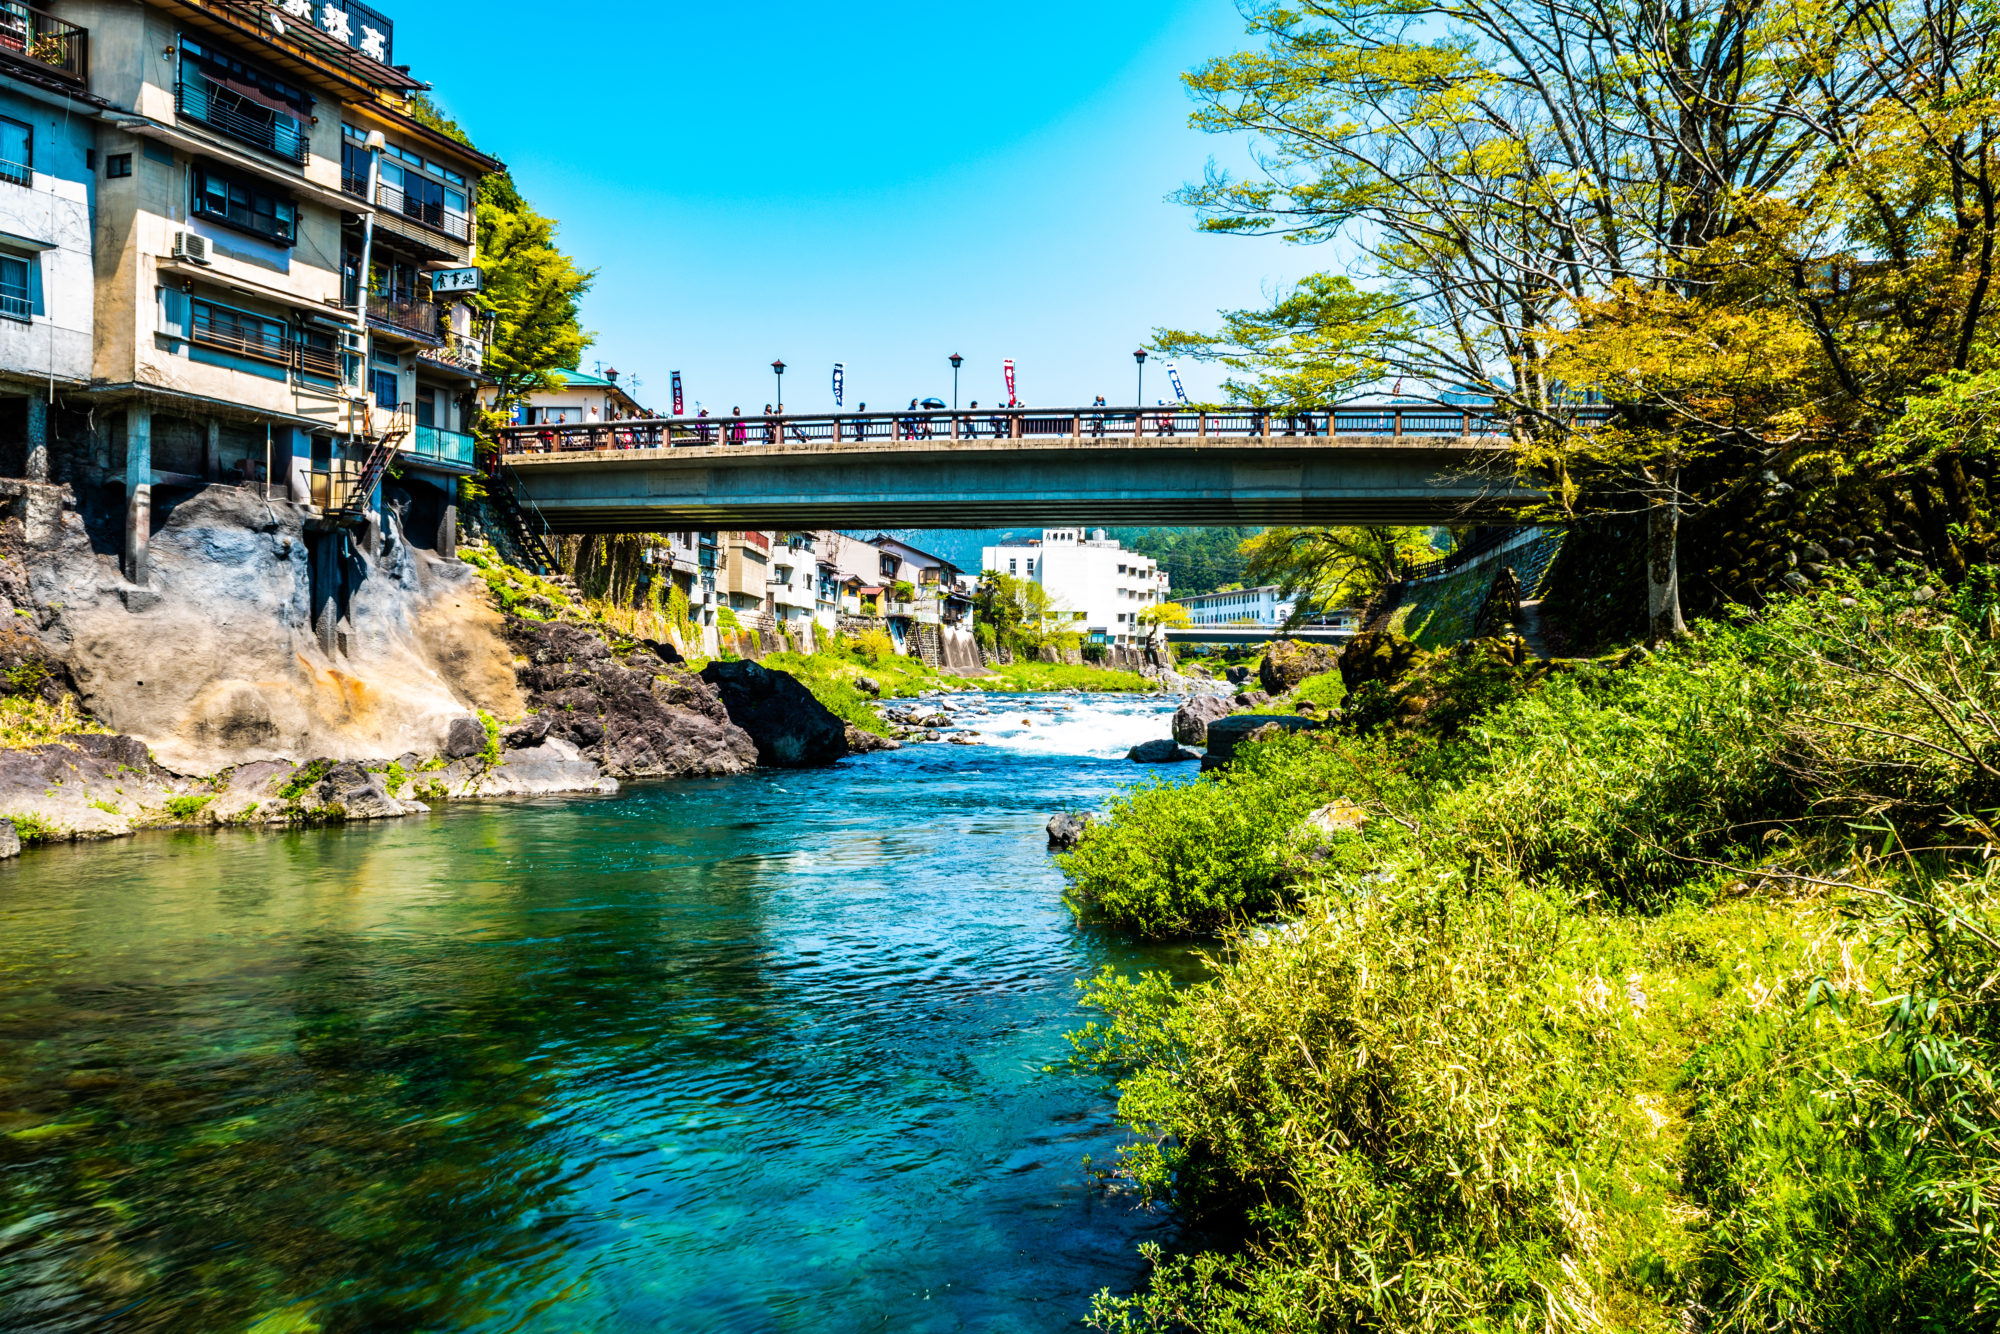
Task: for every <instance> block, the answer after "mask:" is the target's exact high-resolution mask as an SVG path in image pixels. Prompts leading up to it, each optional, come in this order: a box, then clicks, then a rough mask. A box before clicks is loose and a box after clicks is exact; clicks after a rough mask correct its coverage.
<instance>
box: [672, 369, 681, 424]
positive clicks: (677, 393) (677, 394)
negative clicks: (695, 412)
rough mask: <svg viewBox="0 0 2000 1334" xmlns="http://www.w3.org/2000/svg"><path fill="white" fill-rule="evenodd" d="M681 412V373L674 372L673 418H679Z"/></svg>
mask: <svg viewBox="0 0 2000 1334" xmlns="http://www.w3.org/2000/svg"><path fill="white" fill-rule="evenodd" d="M681 412H682V403H681V373H680V372H679V371H675V372H674V416H676V417H678V416H680V415H681Z"/></svg>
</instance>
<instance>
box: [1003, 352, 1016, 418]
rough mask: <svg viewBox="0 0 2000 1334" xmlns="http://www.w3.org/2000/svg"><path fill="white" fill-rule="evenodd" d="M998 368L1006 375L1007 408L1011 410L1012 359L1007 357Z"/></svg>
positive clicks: (1012, 387) (1012, 385) (1012, 391)
mask: <svg viewBox="0 0 2000 1334" xmlns="http://www.w3.org/2000/svg"><path fill="white" fill-rule="evenodd" d="M1000 366H1001V369H1003V370H1004V371H1006V373H1007V406H1008V407H1010V408H1011V407H1013V406H1014V359H1013V358H1012V357H1009V358H1007V360H1005V361H1003V362H1001V363H1000Z"/></svg>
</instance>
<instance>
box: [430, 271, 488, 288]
mask: <svg viewBox="0 0 2000 1334" xmlns="http://www.w3.org/2000/svg"><path fill="white" fill-rule="evenodd" d="M483 286H484V284H483V283H482V282H481V280H480V276H479V270H478V269H432V270H431V291H433V292H477V291H479V290H481V288H482V287H483Z"/></svg>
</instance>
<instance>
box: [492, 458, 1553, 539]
mask: <svg viewBox="0 0 2000 1334" xmlns="http://www.w3.org/2000/svg"><path fill="white" fill-rule="evenodd" d="M509 462H511V463H512V464H513V465H514V467H515V470H516V473H517V475H518V476H519V477H520V478H521V482H522V485H523V487H524V489H525V490H526V492H527V494H528V496H529V498H531V499H532V500H533V501H534V502H535V504H536V506H537V507H538V508H539V509H540V510H541V512H542V514H543V516H544V517H545V518H546V519H547V520H548V522H549V524H550V526H551V527H553V528H555V529H557V530H558V531H562V532H589V531H600V532H647V531H664V530H681V529H714V528H865V527H898V528H990V527H1007V526H1011V525H1040V524H1089V523H1099V524H1120V523H1131V524H1193V525H1198V524H1285V523H1357V522H1370V523H1448V522H1471V521H1482V520H1493V519H1500V518H1505V517H1507V516H1508V515H1510V514H1512V513H1514V512H1516V511H1518V510H1519V509H1520V508H1521V507H1522V506H1523V505H1526V504H1530V503H1532V502H1534V501H1536V500H1539V499H1541V498H1542V497H1541V494H1540V493H1539V492H1536V491H1533V490H1529V489H1527V488H1524V487H1523V486H1522V485H1521V484H1520V482H1519V481H1518V480H1517V479H1516V478H1515V477H1514V475H1513V474H1512V472H1511V470H1510V467H1509V456H1508V454H1507V453H1506V451H1505V450H1504V448H1501V447H1498V446H1497V445H1495V444H1491V443H1483V442H1479V441H1477V440H1474V441H1468V440H1466V439H1464V438H1461V437H1428V438H1411V437H1382V436H1371V437H1359V438H1333V439H1329V438H1327V437H1319V438H1296V437H1293V438H1287V437H1275V438H1272V439H1269V440H1232V441H1214V440H1211V441H1205V442H1202V443H1199V444H1196V443H1193V442H1189V441H1185V440H1182V441H1172V440H1152V439H1145V440H1137V441H1134V440H1126V441H1122V442H1119V443H1116V444H1111V443H1105V444H1079V443H1078V442H1076V441H1074V440H1056V441H1049V442H1041V441H981V442H976V443H973V442H965V441H954V442H949V443H947V442H942V441H937V442H933V441H901V442H894V443H889V442H882V441H875V442H870V443H867V444H860V443H855V444H849V445H825V444H821V445H814V446H807V445H730V446H699V447H692V448H690V447H682V448H676V449H670V450H669V449H635V450H606V451H602V452H598V453H571V454H548V455H540V454H525V455H514V456H511V457H510V459H509Z"/></svg>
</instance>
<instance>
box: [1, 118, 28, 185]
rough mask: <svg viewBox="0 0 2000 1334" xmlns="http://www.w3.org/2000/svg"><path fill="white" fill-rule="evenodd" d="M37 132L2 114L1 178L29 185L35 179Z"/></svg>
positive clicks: (17, 183)
mask: <svg viewBox="0 0 2000 1334" xmlns="http://www.w3.org/2000/svg"><path fill="white" fill-rule="evenodd" d="M34 166H35V132H34V131H33V130H31V129H29V128H28V127H27V126H26V125H23V124H22V123H21V122H20V121H18V120H8V119H7V118H6V117H5V116H0V180H8V181H12V182H14V183H15V184H16V185H27V184H28V183H30V182H31V181H32V180H33V179H34V175H35V172H34Z"/></svg>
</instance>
